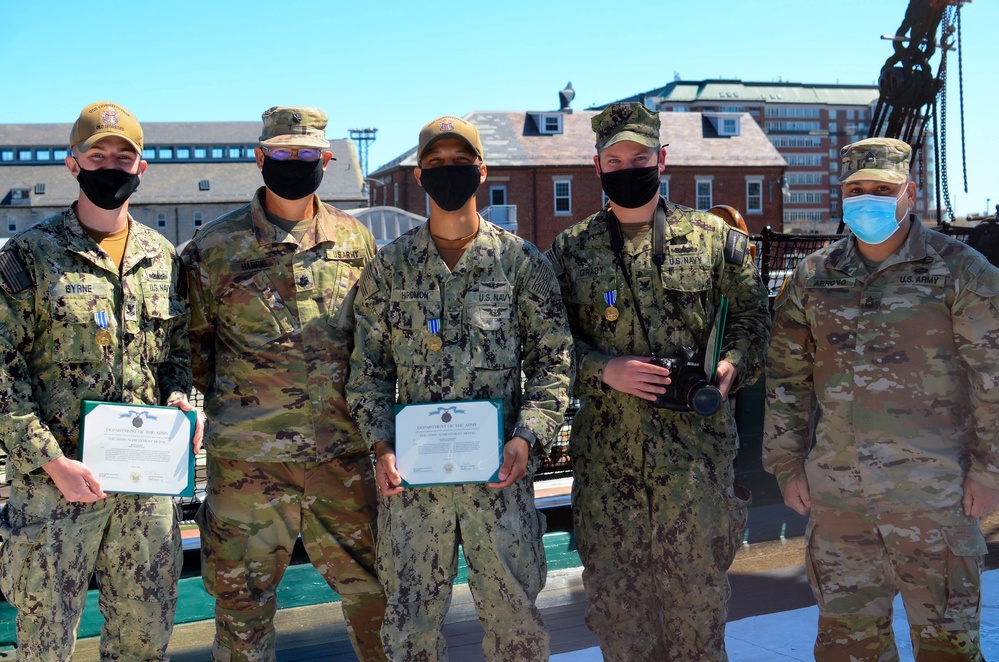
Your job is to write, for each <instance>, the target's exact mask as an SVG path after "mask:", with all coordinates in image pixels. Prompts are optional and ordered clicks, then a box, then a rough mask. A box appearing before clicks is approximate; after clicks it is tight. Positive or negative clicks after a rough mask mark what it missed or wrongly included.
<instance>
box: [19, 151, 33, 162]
mask: <svg viewBox="0 0 999 662" xmlns="http://www.w3.org/2000/svg"><path fill="white" fill-rule="evenodd" d="M17 160H18V161H30V160H31V150H30V149H19V150H17Z"/></svg>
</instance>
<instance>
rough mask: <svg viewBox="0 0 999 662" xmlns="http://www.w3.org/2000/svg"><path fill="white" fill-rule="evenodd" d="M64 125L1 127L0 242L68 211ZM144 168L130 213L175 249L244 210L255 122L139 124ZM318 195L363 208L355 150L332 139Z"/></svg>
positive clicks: (71, 191) (252, 183) (73, 194)
mask: <svg viewBox="0 0 999 662" xmlns="http://www.w3.org/2000/svg"><path fill="white" fill-rule="evenodd" d="M71 128H72V125H71V124H0V239H2V238H6V237H10V236H12V235H14V234H16V233H17V232H19V231H21V230H24V229H26V228H28V227H29V226H30V225H32V224H34V223H35V222H37V221H39V220H41V219H43V218H46V217H48V216H51V215H52V214H55V213H58V212H60V211H62V210H63V209H65V208H66V207H68V206H69V205H70V203H72V202H73V201H74V200H75V199H76V198H77V196H78V193H79V187H78V186H77V184H76V181H75V180H74V179H73V177H72V176H71V175H70V174H69V172H68V171H67V170H66V167H65V165H64V161H65V159H66V156H67V154H68V151H69V147H68V145H67V144H66V143H67V142H68V140H69V134H70V129H71ZM142 128H143V132H144V134H145V144H144V146H143V154H142V158H143V159H145V160H146V161H148V162H149V168H148V169H147V171H146V173H145V174H144V175H143V176H142V183H141V184H140V185H139V188H138V189H137V190H136V192H135V193H134V194H133V196H132V197H131V199H130V203H129V212H130V213H131V214H132V216H133V218H135V219H136V220H137V221H139V222H140V223H143V224H145V225H148V226H149V227H151V228H154V229H156V230H158V231H159V232H160V233H161V234H163V235H164V236H165V237H166V238H167V239H169V240H170V241H171V242H172V243H173V244H174V245H179V244H181V243H183V242H185V241H187V240H188V239H190V238H191V236H192V235H193V234H194V232H195V230H197V229H198V228H199V227H201V225H203V224H205V223H207V222H208V221H210V220H212V219H214V218H216V217H218V216H221V215H222V214H224V213H226V212H228V211H231V210H232V209H234V208H236V207H239V206H240V205H244V204H247V203H248V202H249V201H250V198H251V196H252V195H253V192H254V191H256V190H257V189H258V188H259V187H260V186H262V185H263V180H262V179H261V177H260V171H259V169H258V168H257V165H256V162H255V159H254V155H253V149H254V147H256V146H257V137H258V136H259V135H260V123H259V122H143V124H142ZM330 143H331V144H330V151H332V152H333V157H334V158H335V159H336V160H335V161H330V164H329V167H328V168H327V170H326V175H325V176H324V177H323V183H322V186H320V188H319V191H318V193H319V196H320V197H321V198H322V199H323V201H324V202H328V203H330V204H331V205H333V206H335V207H339V208H341V209H343V208H352V207H359V206H362V205H364V204H366V198H365V195H364V193H363V192H362V185H363V183H364V177H363V175H362V174H361V169H360V167H359V165H358V161H357V152H356V150H355V148H354V144H353V143H352V142H351V141H349V140H347V139H339V140H331V141H330Z"/></svg>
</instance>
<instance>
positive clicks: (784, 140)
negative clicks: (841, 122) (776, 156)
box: [770, 136, 822, 149]
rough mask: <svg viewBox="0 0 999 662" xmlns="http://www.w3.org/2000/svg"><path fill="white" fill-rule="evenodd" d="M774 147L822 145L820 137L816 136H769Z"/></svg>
mask: <svg viewBox="0 0 999 662" xmlns="http://www.w3.org/2000/svg"><path fill="white" fill-rule="evenodd" d="M770 142H771V143H772V144H773V146H774V147H776V148H777V149H780V148H781V147H822V138H819V137H818V136H770Z"/></svg>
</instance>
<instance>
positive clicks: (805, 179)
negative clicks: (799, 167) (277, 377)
mask: <svg viewBox="0 0 999 662" xmlns="http://www.w3.org/2000/svg"><path fill="white" fill-rule="evenodd" d="M823 177H825V175H824V174H823V173H821V172H789V173H787V183H788V184H789V185H791V186H801V185H806V186H815V185H816V184H822V178H823Z"/></svg>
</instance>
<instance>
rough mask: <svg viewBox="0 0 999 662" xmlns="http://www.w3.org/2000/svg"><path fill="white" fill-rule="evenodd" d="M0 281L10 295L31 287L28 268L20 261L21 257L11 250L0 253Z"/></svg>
mask: <svg viewBox="0 0 999 662" xmlns="http://www.w3.org/2000/svg"><path fill="white" fill-rule="evenodd" d="M0 281H2V282H3V286H4V289H6V290H7V291H8V292H10V293H11V294H18V293H19V292H23V291H24V290H26V289H27V288H29V287H31V276H30V275H29V274H28V268H27V267H25V266H24V262H22V261H21V256H20V255H18V254H17V253H16V252H14V251H12V250H11V251H4V252H3V253H0Z"/></svg>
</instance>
